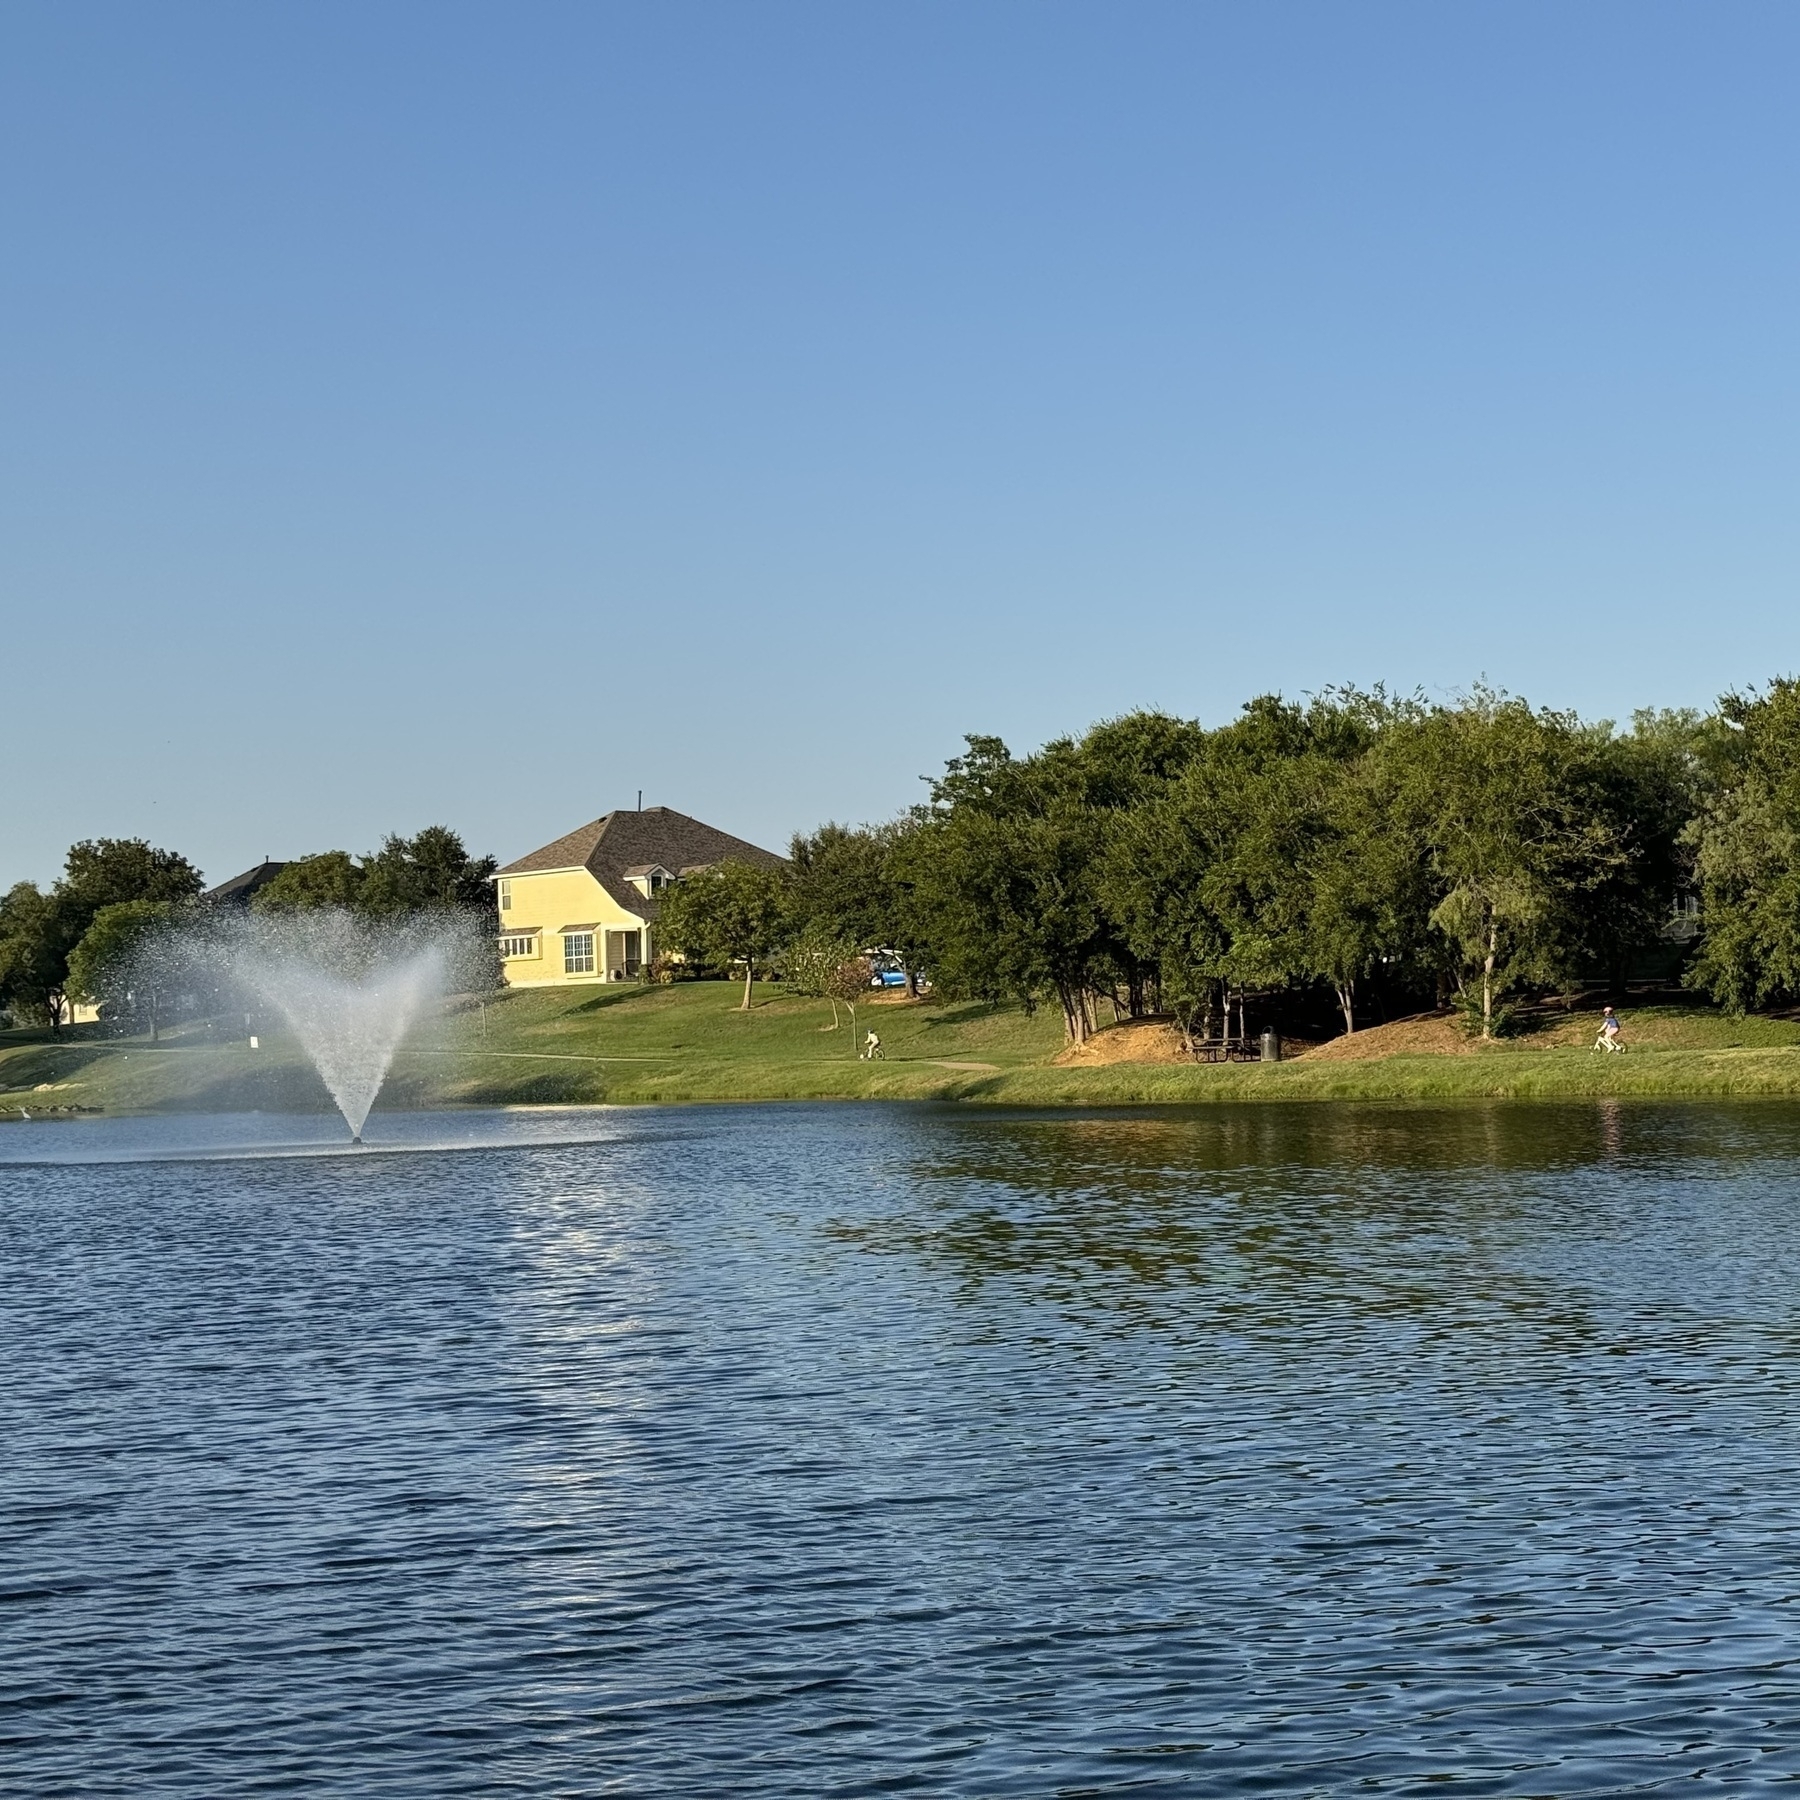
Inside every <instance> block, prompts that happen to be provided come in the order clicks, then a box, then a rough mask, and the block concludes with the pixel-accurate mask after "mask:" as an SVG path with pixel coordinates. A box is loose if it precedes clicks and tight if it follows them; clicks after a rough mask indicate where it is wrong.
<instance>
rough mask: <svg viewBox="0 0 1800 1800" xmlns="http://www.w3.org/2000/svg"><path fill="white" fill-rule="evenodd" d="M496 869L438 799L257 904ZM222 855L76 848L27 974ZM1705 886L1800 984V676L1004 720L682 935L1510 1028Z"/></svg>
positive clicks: (1738, 969) (1590, 975) (1651, 943)
mask: <svg viewBox="0 0 1800 1800" xmlns="http://www.w3.org/2000/svg"><path fill="white" fill-rule="evenodd" d="M493 871H494V861H493V859H492V858H491V857H480V858H477V857H472V856H470V855H469V854H468V852H467V851H466V850H465V848H464V846H463V843H462V840H461V839H460V838H459V837H457V835H456V834H455V833H454V832H452V831H450V830H449V829H448V828H447V827H443V826H433V827H430V828H428V829H427V830H426V831H423V832H420V833H419V834H418V835H417V836H415V837H413V838H400V837H390V838H388V839H387V840H386V841H385V842H384V844H383V845H382V847H381V849H379V850H377V851H374V852H372V853H370V854H368V855H366V856H362V857H356V856H351V855H350V854H348V853H347V852H343V851H329V852H326V853H324V854H322V855H318V856H313V857H308V858H305V859H303V860H301V861H299V862H296V863H292V864H289V865H288V867H287V868H286V869H284V870H283V871H282V872H281V874H280V875H279V876H278V877H277V878H276V879H275V880H274V881H273V882H271V883H270V884H269V885H268V886H267V887H266V888H265V889H263V890H262V892H261V893H259V894H258V895H257V897H256V900H255V905H257V906H258V907H259V908H262V909H265V910H280V909H283V908H305V907H313V906H326V905H330V906H343V907H346V908H349V909H351V910H353V911H360V912H363V913H365V914H369V915H372V916H380V917H394V916H400V915H404V914H406V913H408V912H414V911H420V910H433V909H441V908H445V907H455V908H460V909H465V910H469V911H471V912H480V913H481V914H482V915H483V916H484V917H488V918H491V916H492V906H493V896H492V887H491V884H490V881H489V877H490V876H491V875H492V873H493ZM200 885H201V883H200V876H199V873H198V871H197V870H196V869H195V868H194V867H193V865H192V864H191V863H189V862H188V861H187V860H186V858H184V857H182V856H180V855H178V854H176V853H175V852H172V851H168V850H160V849H156V848H153V847H152V846H151V845H149V844H148V843H145V842H143V841H141V840H135V839H132V840H109V839H101V840H95V841H89V842H84V843H80V844H77V845H75V846H73V848H71V850H70V852H69V857H68V862H67V865H66V867H65V870H64V873H63V876H62V878H61V879H60V880H59V881H58V882H57V883H55V884H54V885H53V886H52V887H51V888H50V889H48V890H43V891H40V890H39V889H38V888H37V887H36V886H35V885H33V884H32V883H29V882H22V883H20V884H18V885H17V886H15V887H13V888H12V889H11V890H10V891H9V892H8V893H7V894H6V895H5V896H4V898H0V1001H3V1002H4V1003H5V1004H6V1005H7V1006H8V1007H9V1009H10V1010H11V1011H12V1012H13V1013H14V1014H15V1016H20V1017H23V1018H27V1019H36V1020H42V1021H48V1022H50V1023H52V1024H55V1023H58V1022H60V1020H61V1019H62V1018H63V1017H65V1016H66V1013H67V1008H68V1004H69V1002H70V1001H71V1000H72V999H73V998H76V997H80V998H83V999H87V998H97V997H98V998H104V997H105V995H104V993H103V992H102V990H103V989H104V988H105V986H106V983H107V981H108V979H109V977H108V971H118V970H120V969H123V968H125V967H126V966H127V964H128V951H129V948H130V946H131V944H132V942H133V941H135V939H136V938H138V937H139V936H141V935H142V934H143V933H145V932H148V931H149V930H151V929H153V928H155V927H156V926H158V925H159V924H160V923H162V922H166V921H167V920H168V919H170V918H173V917H176V916H178V915H179V914H180V912H181V911H182V909H184V908H187V907H191V906H193V905H194V904H195V901H196V897H197V896H198V894H199V892H200ZM1678 902H1683V903H1688V902H1697V903H1698V906H1699V917H1700V920H1701V923H1702V925H1703V930H1702V932H1701V934H1700V936H1699V938H1698V941H1697V944H1696V946H1695V947H1694V948H1693V949H1692V952H1691V954H1689V955H1688V958H1687V961H1686V965H1685V968H1684V969H1683V970H1682V971H1681V973H1682V978H1683V979H1684V980H1685V981H1686V982H1687V983H1688V984H1689V985H1690V986H1691V987H1694V988H1696V989H1698V990H1700V991H1702V992H1704V993H1706V994H1708V995H1710V996H1711V997H1712V998H1714V999H1715V1000H1717V1001H1718V1002H1719V1003H1720V1004H1722V1005H1723V1006H1726V1007H1727V1008H1730V1009H1732V1010H1734V1011H1743V1010H1747V1009H1751V1008H1766V1007H1775V1006H1788V1005H1794V1004H1800V681H1796V680H1794V679H1790V678H1780V679H1777V680H1774V681H1771V682H1770V683H1768V684H1767V685H1766V686H1765V687H1763V688H1761V689H1757V690H1751V691H1748V692H1744V693H1733V694H1728V695H1726V696H1725V697H1724V698H1723V699H1722V700H1721V701H1720V702H1719V704H1718V706H1717V707H1716V708H1715V709H1714V710H1713V711H1711V712H1710V713H1705V714H1702V713H1700V712H1698V711H1674V712H1672V711H1644V712H1639V713H1637V714H1635V715H1634V717H1633V719H1632V722H1631V725H1630V726H1629V728H1626V729H1619V728H1616V727H1615V726H1613V725H1612V724H1610V723H1607V722H1604V721H1600V722H1590V721H1583V720H1582V719H1580V718H1578V717H1577V716H1576V715H1575V714H1574V713H1571V712H1559V711H1555V710H1552V709H1548V708H1542V707H1533V706H1530V705H1529V704H1527V703H1526V702H1525V701H1524V700H1522V699H1519V698H1516V697H1514V696H1511V695H1507V694H1503V693H1497V692H1494V691H1491V690H1488V689H1485V688H1478V689H1476V690H1475V691H1474V692H1473V693H1471V694H1469V695H1467V696H1465V697H1463V698H1461V699H1459V700H1456V701H1454V702H1450V703H1442V704H1433V703H1428V702H1426V701H1425V700H1423V699H1422V698H1419V697H1417V696H1414V697H1396V696H1393V695H1389V694H1387V693H1385V692H1383V691H1381V690H1379V689H1378V690H1375V691H1373V692H1360V691H1355V690H1350V689H1339V690H1332V691H1329V692H1326V693H1324V694H1321V695H1318V696H1316V697H1314V698H1312V699H1310V700H1306V701H1303V702H1302V701H1291V700H1285V699H1282V698H1280V697H1278V696H1273V695H1265V696H1262V697H1259V698H1257V699H1254V700H1251V701H1250V702H1248V703H1247V704H1246V705H1245V706H1244V708H1243V709H1242V711H1241V713H1240V715H1239V716H1238V717H1237V718H1236V719H1234V720H1232V721H1231V722H1230V723H1228V724H1225V725H1222V726H1218V727H1212V728H1208V727H1205V726H1202V725H1200V724H1198V723H1196V722H1195V721H1193V720H1189V719H1181V718H1176V717H1172V716H1169V715H1166V714H1162V713H1155V712H1135V713H1130V714H1127V715H1125V716H1124V717H1121V718H1116V719H1109V720H1105V721H1103V722H1101V723H1100V724H1097V725H1095V726H1093V727H1092V728H1091V729H1089V730H1088V731H1086V732H1085V733H1083V734H1082V735H1080V736H1078V737H1077V736H1071V737H1064V738H1058V739H1056V740H1055V741H1054V742H1051V743H1048V744H1045V745H1044V746H1043V747H1042V748H1040V749H1038V750H1035V751H1033V752H1031V753H1029V754H1026V755H1015V754H1014V753H1013V752H1012V751H1011V750H1010V749H1009V748H1008V747H1007V745H1006V744H1005V743H1003V742H1002V741H1001V740H1000V739H999V738H997V737H989V736H972V737H970V738H968V739H967V740H966V745H965V749H964V751H963V754H962V755H960V756H958V757H955V758H953V759H952V760H951V761H950V762H949V763H947V764H946V766H945V768H944V772H943V773H942V775H940V776H939V777H937V778H936V779H935V780H933V781H932V782H931V783H930V788H929V798H928V799H927V800H926V801H924V802H922V803H921V804H920V805H918V806H915V807H912V808H909V809H908V810H907V811H906V812H904V813H903V814H901V815H900V816H899V817H898V818H895V819H892V820H889V821H886V822H884V823H881V824H875V825H865V826H860V827H849V826H844V825H837V824H828V825H824V826H821V827H820V828H819V829H818V830H816V831H813V832H810V833H806V834H803V835H800V836H797V837H796V838H795V839H794V840H793V844H792V846H791V853H790V857H789V860H788V863H787V866H786V867H785V868H781V869H760V868H753V867H751V866H750V865H747V864H739V863H728V864H725V865H723V866H722V867H720V868H718V869H715V870H712V871H710V872H706V873H703V874H699V875H695V876H691V877H689V878H688V879H687V880H685V881H683V882H681V883H679V884H677V885H676V886H675V887H674V888H672V889H671V890H669V891H668V892H667V894H666V896H665V898H664V899H663V901H662V903H661V908H660V916H659V918H658V920H657V926H656V936H657V940H658V943H659V945H660V948H661V950H662V951H663V952H673V953H675V955H676V956H678V957H680V958H681V959H683V960H682V963H681V965H680V967H681V968H683V969H685V970H686V971H687V972H698V971H706V970H712V969H718V970H723V969H725V968H727V967H730V968H733V969H735V970H738V971H741V973H742V975H743V978H744V981H745V984H746V985H745V996H744V998H745V1003H746V1004H748V1001H749V995H750V990H749V984H750V981H751V980H752V978H753V976H754V974H755V972H756V971H757V970H758V969H759V968H761V969H764V970H771V969H772V970H775V971H777V972H779V973H782V974H784V975H785V976H786V978H787V979H788V981H789V983H790V985H791V986H793V987H794V988H796V989H798V990H799V991H804V992H811V993H817V994H819V995H821V996H827V997H834V998H838V999H843V998H848V997H851V996H853V995H854V994H856V993H858V992H860V991H862V989H863V988H865V987H866V986H867V983H868V980H869V978H870V974H871V965H870V964H869V962H868V961H867V960H866V959H867V956H868V954H869V953H870V952H873V951H880V952H883V953H886V954H887V955H889V956H891V957H892V958H893V959H894V960H895V962H896V963H897V964H898V966H899V967H901V968H903V969H904V970H905V972H906V976H907V979H908V982H909V984H911V985H913V986H915V987H916V986H917V984H919V983H920V982H922V981H926V980H929V981H930V982H931V983H932V985H933V987H934V989H935V990H936V991H937V992H938V993H939V994H940V995H943V996H945V997H949V998H956V997H965V998H972V999H982V1000H990V1001H1002V1000H1011V1001H1018V1002H1023V1003H1024V1004H1025V1005H1027V1006H1033V1007H1035V1006H1037V1005H1040V1004H1041V1005H1054V1006H1055V1007H1057V1008H1058V1010H1059V1011H1060V1014H1061V1017H1062V1020H1063V1025H1064V1029H1065V1032H1066V1034H1067V1036H1068V1037H1069V1038H1070V1039H1071V1040H1073V1041H1076V1042H1080V1041H1081V1040H1083V1039H1084V1038H1085V1037H1086V1036H1087V1035H1088V1034H1089V1033H1090V1032H1091V1031H1092V1030H1093V1029H1094V1026H1095V1024H1096V1022H1097V1019H1098V1017H1099V1016H1100V1015H1099V1011H1098V1010H1097V1009H1103V1008H1105V1007H1107V1006H1108V1005H1111V1006H1112V1007H1114V1008H1116V1009H1118V1010H1119V1011H1120V1012H1123V1013H1129V1014H1131V1015H1134V1016H1139V1015H1143V1014H1147V1013H1151V1012H1157V1013H1162V1014H1166V1015H1169V1016H1172V1017H1173V1018H1174V1019H1175V1020H1176V1021H1177V1022H1178V1024H1179V1025H1180V1026H1181V1028H1182V1030H1183V1031H1184V1032H1185V1033H1187V1034H1189V1035H1190V1036H1191V1035H1195V1034H1198V1035H1202V1036H1212V1035H1214V1034H1216V1033H1228V1032H1229V1031H1231V1030H1232V1029H1234V1026H1233V1024H1232V1021H1233V1018H1234V1013H1233V1009H1234V1008H1235V1009H1236V1013H1235V1018H1236V1020H1237V1024H1236V1026H1235V1029H1238V1030H1241V1029H1242V1024H1241V1021H1242V1018H1243V1008H1244V1005H1245V1000H1246V997H1248V996H1269V995H1287V996H1294V995H1300V996H1305V995H1308V994H1317V995H1320V996H1329V997H1330V1001H1331V1004H1332V1005H1333V1006H1334V1007H1335V1008H1336V1010H1337V1011H1338V1012H1339V1013H1340V1014H1341V1016H1342V1019H1343V1024H1344V1028H1345V1030H1347V1031H1354V1030H1355V1029H1356V1028H1357V1027H1358V1025H1359V1024H1360V1023H1362V1022H1364V1020H1365V1019H1366V1016H1367V1006H1368V1001H1369V999H1370V997H1371V996H1372V995H1379V996H1381V997H1382V998H1383V1000H1384V1001H1385V1002H1387V1003H1389V1004H1392V1003H1395V1002H1398V1001H1405V1002H1408V1003H1410V1002H1414V1001H1422V1002H1425V1003H1430V1002H1433V1001H1435V1002H1438V1003H1441V1004H1449V1005H1454V1006H1457V1007H1460V1008H1461V1009H1462V1010H1463V1012H1464V1013H1465V1015H1466V1016H1467V1017H1468V1019H1469V1021H1470V1023H1471V1026H1472V1028H1473V1029H1475V1030H1477V1031H1479V1032H1480V1033H1481V1034H1482V1035H1483V1036H1488V1037H1492V1036H1494V1035H1496V1034H1498V1033H1499V1032H1501V1031H1503V1030H1504V1028H1505V1025H1506V1021H1507V1016H1508V1009H1509V1008H1510V1007H1511V1006H1512V1005H1514V1004H1515V1003H1516V1002H1517V1001H1518V1000H1519V998H1520V997H1521V996H1523V995H1527V994H1531V993H1543V992H1547V991H1563V990H1567V989H1568V988H1570V987H1572V986H1576V985H1587V984H1595V983H1600V984H1605V985H1607V986H1610V987H1615V988H1616V987H1617V986H1619V985H1620V984H1622V983H1623V982H1624V981H1625V979H1626V978H1627V976H1628V975H1629V974H1630V972H1631V971H1632V969H1633V968H1634V967H1637V966H1642V959H1644V958H1645V957H1646V956H1648V955H1650V954H1652V953H1657V952H1659V951H1660V952H1662V953H1664V954H1665V956H1666V953H1667V952H1668V949H1669V946H1668V942H1667V936H1666V934H1667V928H1668V925H1669V922H1670V919H1671V915H1672V912H1673V910H1674V908H1675V907H1676V905H1677V903H1678ZM84 946H85V947H84ZM666 967H667V965H666V964H665V968H666Z"/></svg>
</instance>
